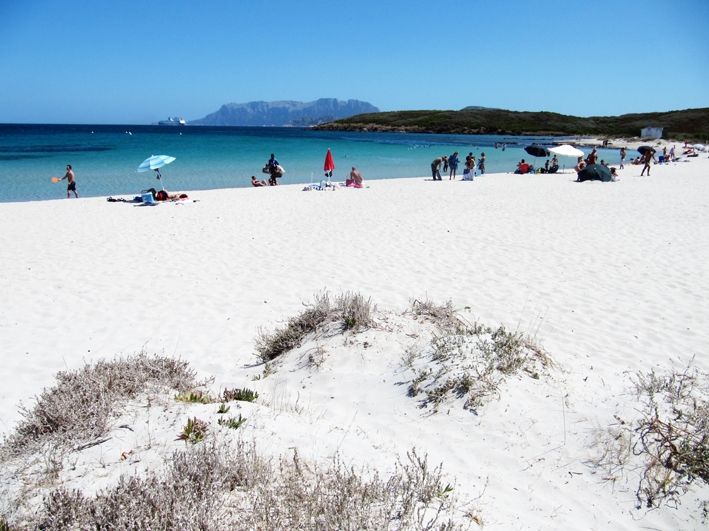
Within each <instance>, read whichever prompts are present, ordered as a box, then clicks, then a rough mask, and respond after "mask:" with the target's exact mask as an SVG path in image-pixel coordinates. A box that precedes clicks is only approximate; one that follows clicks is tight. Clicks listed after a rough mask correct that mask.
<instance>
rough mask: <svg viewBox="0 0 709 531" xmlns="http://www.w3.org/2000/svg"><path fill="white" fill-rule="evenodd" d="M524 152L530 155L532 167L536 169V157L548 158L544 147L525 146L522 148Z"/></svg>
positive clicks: (547, 151)
mask: <svg viewBox="0 0 709 531" xmlns="http://www.w3.org/2000/svg"><path fill="white" fill-rule="evenodd" d="M524 150H525V151H526V152H527V153H529V154H530V155H532V156H533V157H534V159H535V160H534V167H535V168H536V167H537V166H538V164H537V161H536V159H537V157H548V156H549V150H548V149H547V148H545V147H544V146H540V145H539V144H532V145H531V146H527V147H526V148H524Z"/></svg>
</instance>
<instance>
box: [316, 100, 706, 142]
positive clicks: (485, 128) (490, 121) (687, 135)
mask: <svg viewBox="0 0 709 531" xmlns="http://www.w3.org/2000/svg"><path fill="white" fill-rule="evenodd" d="M644 127H662V128H663V129H664V131H663V137H665V138H670V137H671V138H676V139H678V140H681V139H696V140H700V141H705V140H706V139H708V138H709V108H701V109H685V110H681V111H668V112H653V113H643V114H623V115H621V116H592V117H589V118H582V117H578V116H567V115H564V114H558V113H554V112H524V111H523V112H519V111H508V110H505V109H490V108H486V107H465V108H464V109H461V110H459V111H395V112H380V113H368V114H360V115H357V116H352V117H350V118H345V119H339V120H336V121H333V122H330V123H326V124H322V125H319V126H316V128H317V129H324V130H344V131H403V132H411V133H453V134H504V135H573V136H576V135H588V136H619V137H634V136H639V135H640V130H641V129H642V128H644Z"/></svg>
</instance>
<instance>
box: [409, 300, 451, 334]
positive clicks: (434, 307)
mask: <svg viewBox="0 0 709 531" xmlns="http://www.w3.org/2000/svg"><path fill="white" fill-rule="evenodd" d="M411 312H412V313H413V314H414V315H416V316H418V317H424V318H427V319H430V320H431V321H432V322H433V323H434V324H436V325H437V326H438V327H439V328H441V329H443V330H451V329H456V328H458V326H460V324H461V323H460V319H459V318H458V315H457V314H456V312H455V310H454V309H453V303H452V302H451V301H447V302H446V303H445V304H437V303H435V302H433V301H430V300H428V299H427V300H418V299H415V300H413V301H412V302H411Z"/></svg>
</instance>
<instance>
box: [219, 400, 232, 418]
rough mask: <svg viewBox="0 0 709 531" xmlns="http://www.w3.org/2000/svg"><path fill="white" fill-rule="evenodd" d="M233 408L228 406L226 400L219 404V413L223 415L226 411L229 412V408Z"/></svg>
mask: <svg viewBox="0 0 709 531" xmlns="http://www.w3.org/2000/svg"><path fill="white" fill-rule="evenodd" d="M230 409H231V406H227V405H226V404H225V403H224V402H222V403H221V404H219V409H217V413H219V414H220V415H223V414H224V413H229V410H230Z"/></svg>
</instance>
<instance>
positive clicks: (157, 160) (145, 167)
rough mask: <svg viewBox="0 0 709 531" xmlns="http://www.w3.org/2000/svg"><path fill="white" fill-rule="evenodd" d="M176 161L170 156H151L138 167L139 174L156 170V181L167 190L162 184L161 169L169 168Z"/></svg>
mask: <svg viewBox="0 0 709 531" xmlns="http://www.w3.org/2000/svg"><path fill="white" fill-rule="evenodd" d="M174 161H175V157H171V156H170V155H151V156H149V157H148V158H147V159H145V160H144V161H143V162H141V163H140V166H138V171H139V172H144V171H149V170H154V171H155V173H156V179H158V180H160V186H162V189H163V190H164V189H165V185H164V184H163V182H162V175H160V168H162V167H163V166H167V165H168V164H170V163H171V162H174Z"/></svg>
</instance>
